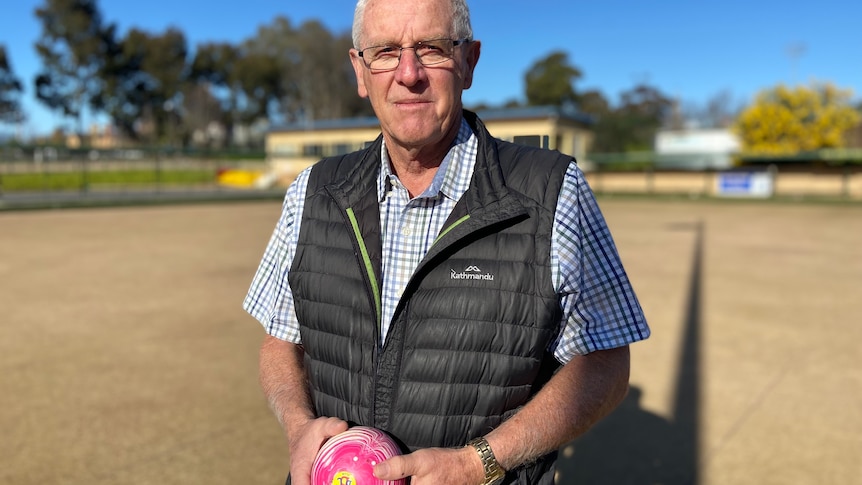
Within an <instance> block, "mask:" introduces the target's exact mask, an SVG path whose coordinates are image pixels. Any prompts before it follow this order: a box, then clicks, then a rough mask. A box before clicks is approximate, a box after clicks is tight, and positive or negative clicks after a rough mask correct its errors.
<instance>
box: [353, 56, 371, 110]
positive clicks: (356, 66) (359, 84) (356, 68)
mask: <svg viewBox="0 0 862 485" xmlns="http://www.w3.org/2000/svg"><path fill="white" fill-rule="evenodd" d="M350 64H351V65H352V66H353V72H354V74H356V91H357V92H358V93H359V97H360V98H367V97H368V89H367V88H366V87H365V74H366V73H367V72H368V69H366V67H365V61H363V60H362V58H361V57H359V51H358V50H356V49H350Z"/></svg>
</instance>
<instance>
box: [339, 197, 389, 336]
mask: <svg viewBox="0 0 862 485" xmlns="http://www.w3.org/2000/svg"><path fill="white" fill-rule="evenodd" d="M347 217H348V218H349V219H350V225H351V226H352V227H353V234H355V235H356V240H357V241H358V242H359V251H360V252H361V253H362V261H363V263H365V271H366V272H367V273H368V280H369V281H370V282H371V292H372V293H373V294H374V307H375V308H374V310H375V311H376V312H377V330H378V331H380V327H381V325H382V321H383V304H382V303H381V302H380V286H379V284H378V283H377V277H376V276H374V266H373V265H372V264H371V258H370V257H369V256H368V248H366V246H365V239H363V238H362V232H361V231H360V230H359V221H357V220H356V214H354V213H353V209H352V208H348V209H347Z"/></svg>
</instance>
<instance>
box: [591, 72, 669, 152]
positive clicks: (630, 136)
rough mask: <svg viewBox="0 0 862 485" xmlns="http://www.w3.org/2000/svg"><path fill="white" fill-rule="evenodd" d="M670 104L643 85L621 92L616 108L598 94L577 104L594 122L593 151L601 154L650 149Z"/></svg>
mask: <svg viewBox="0 0 862 485" xmlns="http://www.w3.org/2000/svg"><path fill="white" fill-rule="evenodd" d="M673 105H674V103H673V101H672V100H671V99H669V98H668V97H667V96H665V95H664V94H662V93H661V91H659V90H658V89H657V88H655V87H652V86H649V85H646V84H639V85H637V86H635V87H634V88H632V89H630V90H629V91H626V92H624V93H622V95H621V96H620V104H619V106H618V107H615V108H614V107H612V106H611V105H610V104H609V103H608V101H607V100H606V99H605V97H604V96H602V94H601V93H600V92H598V91H588V92H585V93H584V94H582V95H581V96H580V103H579V106H580V109H581V111H583V112H584V113H587V114H589V115H591V116H592V117H593V118H594V119H595V120H596V123H595V125H594V126H593V134H594V137H593V146H592V151H594V152H603V153H617V152H628V151H638V150H650V149H651V148H652V146H653V140H654V139H655V134H656V132H657V131H658V129H659V128H660V127H661V126H662V124H663V123H664V122H665V120H666V119H667V118H668V116H669V115H670V114H671V109H672V108H673Z"/></svg>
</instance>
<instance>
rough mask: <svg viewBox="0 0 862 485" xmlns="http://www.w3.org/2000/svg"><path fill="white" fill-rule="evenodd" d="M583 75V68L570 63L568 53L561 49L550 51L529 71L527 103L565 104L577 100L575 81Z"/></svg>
mask: <svg viewBox="0 0 862 485" xmlns="http://www.w3.org/2000/svg"><path fill="white" fill-rule="evenodd" d="M581 76H582V74H581V70H580V69H578V68H577V67H575V66H573V65H571V64H570V63H569V56H568V54H566V53H565V52H561V51H555V52H552V53H550V54H549V55H548V56H547V57H545V58H544V59H540V60H539V61H537V62H536V63H535V64H533V66H532V67H531V68H530V69H529V70H528V71H527V74H526V76H525V81H526V90H527V93H526V94H527V104H528V105H530V106H547V105H550V106H563V105H565V104H569V103H575V102H577V100H578V96H577V93H576V92H575V87H574V82H575V81H577V80H578V79H580V78H581Z"/></svg>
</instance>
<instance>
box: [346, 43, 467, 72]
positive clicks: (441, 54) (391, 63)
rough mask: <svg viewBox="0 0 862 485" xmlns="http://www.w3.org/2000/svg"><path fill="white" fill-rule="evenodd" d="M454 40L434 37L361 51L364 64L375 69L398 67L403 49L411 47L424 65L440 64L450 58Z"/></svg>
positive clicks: (386, 69) (382, 69)
mask: <svg viewBox="0 0 862 485" xmlns="http://www.w3.org/2000/svg"><path fill="white" fill-rule="evenodd" d="M454 48H455V41H453V40H450V39H436V40H426V41H422V42H417V43H416V45H414V46H413V47H403V48H402V47H401V46H395V45H384V46H376V47H368V48H367V49H364V50H363V51H362V58H363V59H364V60H365V65H367V66H368V67H369V68H371V69H372V70H375V71H388V70H392V69H395V68H396V67H398V64H399V62H400V61H401V55H402V54H403V52H404V49H413V51H414V52H415V53H416V57H417V58H418V59H419V63H421V64H422V65H424V66H430V65H433V64H440V63H441V62H444V61H446V60H448V59H451V58H452V54H453V50H454Z"/></svg>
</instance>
